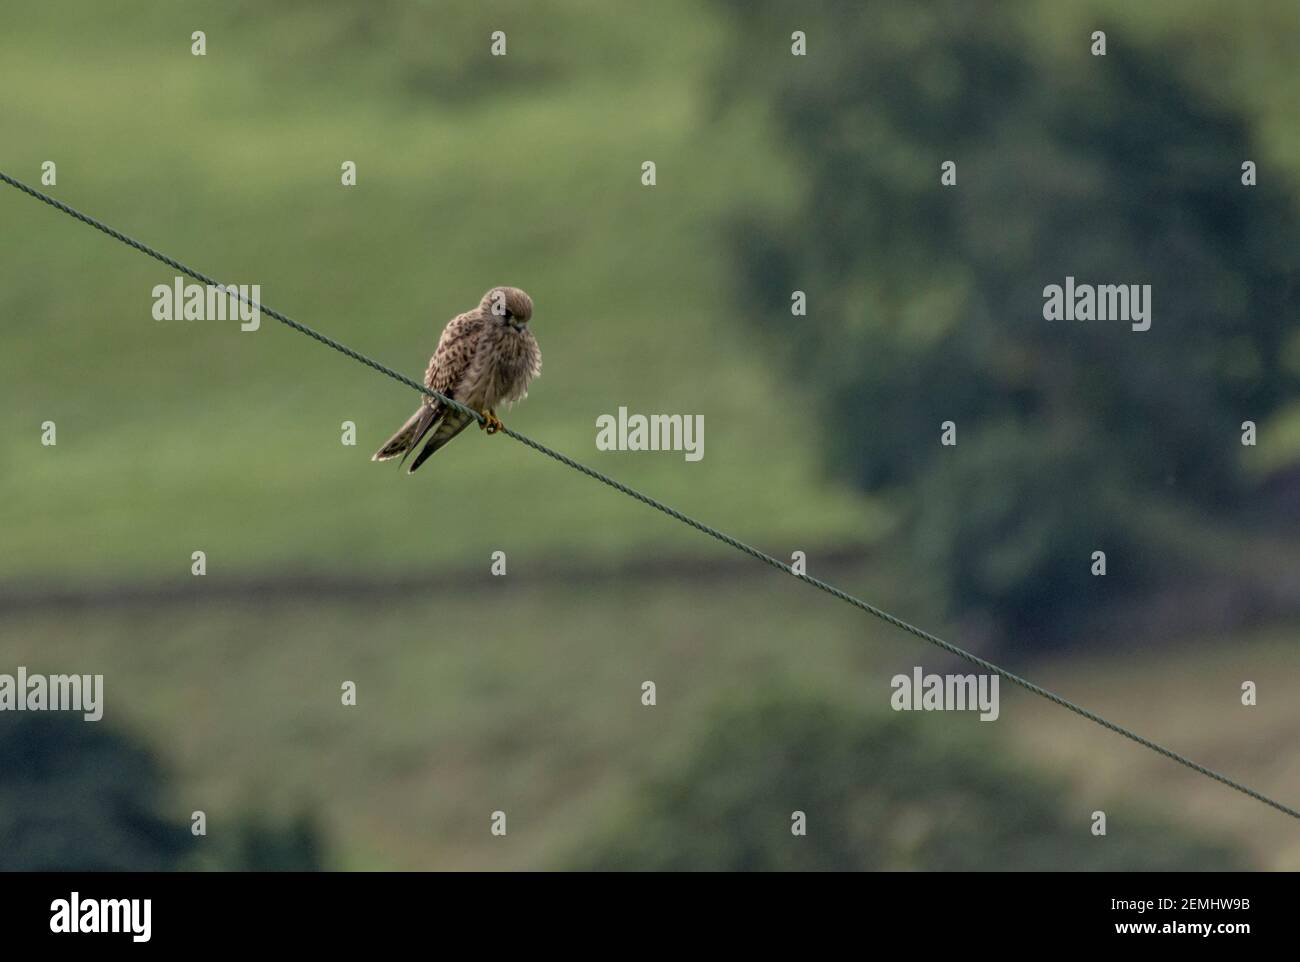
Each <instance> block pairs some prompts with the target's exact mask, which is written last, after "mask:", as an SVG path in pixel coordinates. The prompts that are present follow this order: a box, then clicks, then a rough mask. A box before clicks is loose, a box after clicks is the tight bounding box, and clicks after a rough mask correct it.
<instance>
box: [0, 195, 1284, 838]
mask: <svg viewBox="0 0 1300 962" xmlns="http://www.w3.org/2000/svg"><path fill="white" fill-rule="evenodd" d="M0 181H3V182H4V183H6V184H8V185H9V186H10V187H15V188H17V189H18V190H20V191H22V192H23V193H24V194H27V195H29V196H31V197H34V198H36V199H37V200H39V201H43V202H44V203H46V204H49V205H50V206H51V207H53V208H54V209H55V210H59V211H62V212H63V213H65V214H67V215H68V216H69V217H73V218H75V219H76V220H79V221H81V222H82V223H83V224H86V225H88V226H90V227H93V228H95V229H96V230H98V231H102V232H103V233H105V234H107V235H108V236H109V237H112V238H113V239H114V240H118V241H121V242H122V243H123V244H126V245H127V246H128V247H132V248H134V249H136V250H138V251H140V253H142V254H147V255H149V256H150V257H152V258H153V259H154V260H157V261H161V262H162V263H164V264H166V265H167V266H168V267H171V268H174V269H175V270H178V271H180V272H181V273H182V274H185V275H187V276H188V277H192V278H193V279H194V280H196V281H201V282H203V283H204V284H207V285H210V286H212V287H217V288H221V289H222V290H228V292H229V293H230V294H231V296H235V297H238V298H239V299H240V300H241V301H243V302H244V303H245V304H247V305H248V306H250V307H253V308H255V309H256V310H258V311H260V312H261V313H263V314H265V315H266V316H267V317H271V318H274V319H275V320H277V321H279V322H280V323H281V324H284V325H286V326H288V327H291V328H293V329H294V330H295V331H298V332H299V333H302V334H306V335H307V336H308V337H311V338H314V339H316V340H317V341H320V342H321V343H322V344H325V345H326V346H328V347H332V348H333V349H334V350H336V351H338V352H339V353H340V354H344V355H346V356H347V357H350V358H352V359H353V360H354V361H359V362H361V363H362V364H364V365H366V366H367V367H370V368H373V369H374V370H376V371H379V372H380V373H381V374H387V375H388V376H389V377H391V378H392V379H393V380H395V381H399V382H401V383H402V384H405V385H406V386H407V387H409V388H413V389H414V390H416V391H419V392H421V393H423V394H426V395H428V396H429V397H432V398H437V399H438V400H440V401H442V402H443V403H444V404H448V405H451V406H452V407H453V408H456V409H457V410H460V411H462V412H464V413H466V414H469V415H471V416H472V417H473V418H474V419H475V420H476V421H478V422H479V423H480V424H482V423H484V420H485V419H484V417H483V415H482V414H480V413H479V412H478V411H475V410H474V409H472V408H469V407H466V406H465V405H463V404H461V403H460V402H459V401H456V400H453V399H452V398H449V397H446V396H445V395H443V394H441V393H439V392H438V391H435V390H433V389H431V388H429V387H427V386H425V385H423V384H420V383H418V382H416V381H413V380H412V379H411V378H409V377H407V376H406V375H404V374H401V373H399V372H397V371H395V370H393V369H392V368H390V367H388V366H386V365H384V364H381V363H379V362H378V361H376V360H374V359H373V358H369V357H367V356H366V355H364V354H361V353H360V352H358V351H354V350H353V349H352V348H350V347H348V346H347V345H346V344H343V343H341V342H339V341H336V340H334V338H332V337H329V336H327V335H325V334H322V333H320V332H319V331H317V330H314V329H312V328H310V327H308V326H307V325H306V324H302V323H300V322H298V321H295V320H294V319H293V318H291V317H288V316H286V315H284V314H281V313H280V312H279V311H277V310H274V309H272V308H270V307H267V306H266V305H265V304H259V303H257V302H255V301H251V300H249V299H248V298H247V297H245V296H244V295H243V294H242V293H240V292H239V291H238V289H237V288H233V287H232V288H227V287H226V285H224V284H221V283H219V282H218V281H216V280H214V279H213V278H211V277H209V276H207V275H206V274H203V273H200V272H199V271H197V270H195V269H194V268H192V267H188V266H186V265H185V264H182V263H181V262H180V261H178V260H176V259H174V258H172V257H168V256H167V255H166V254H163V253H162V252H160V251H157V250H154V249H153V248H152V247H150V246H149V245H147V244H142V243H141V242H140V241H138V240H135V239H133V238H131V237H128V236H127V235H126V234H123V233H122V232H121V231H119V230H116V229H114V228H112V227H109V226H108V225H107V224H105V223H103V222H102V221H99V220H96V219H95V218H93V217H91V216H90V215H88V214H83V213H82V212H81V211H79V210H76V209H75V208H73V207H69V206H68V205H67V204H65V203H63V202H62V201H59V200H56V199H55V198H53V197H51V196H49V195H48V194H45V193H42V192H41V191H39V190H37V189H36V188H34V187H30V186H28V185H27V184H24V183H23V182H22V181H20V180H17V179H15V178H13V177H10V176H9V175H8V174H6V173H4V172H3V171H0ZM500 433H502V434H506V435H509V436H510V437H512V438H514V439H515V440H516V441H518V442H520V443H521V444H526V445H527V446H528V447H530V448H532V449H533V450H534V451H538V452H540V453H542V454H544V455H546V456H547V457H548V458H553V459H554V460H556V461H559V462H560V463H561V464H563V465H565V466H566V467H569V468H572V469H573V470H575V471H578V472H581V473H582V474H585V475H586V476H587V477H589V478H594V479H595V480H597V481H599V482H601V483H602V484H606V485H609V486H610V487H611V488H613V489H614V490H615V491H618V492H620V493H622V494H625V495H627V496H628V497H629V498H633V499H635V500H637V501H640V502H641V503H642V504H644V505H648V506H649V507H651V508H654V509H655V510H656V511H661V512H663V513H664V514H666V515H668V517H670V518H672V519H674V520H675V521H680V522H681V523H682V524H684V525H688V526H690V527H692V528H694V529H695V530H696V531H700V532H703V533H704V534H707V535H708V536H709V537H711V538H715V539H717V540H718V541H721V542H722V543H723V544H725V545H730V546H731V547H732V548H735V549H736V550H737V551H742V552H744V553H745V554H747V555H749V556H750V557H751V558H755V559H757V560H758V561H762V562H763V563H765V564H768V565H771V566H772V567H773V568H776V569H777V570H779V571H783V572H785V573H786V574H788V575H791V576H793V577H795V578H798V579H799V580H800V581H804V582H807V583H808V584H810V585H812V586H813V587H814V588H818V589H820V590H821V591H824V592H826V593H827V594H828V595H831V596H832V597H835V598H838V599H839V600H840V601H843V602H846V603H848V604H850V605H852V606H853V607H855V608H858V609H861V610H862V611H865V612H866V613H867V614H869V615H872V616H874V617H876V618H879V619H880V620H881V621H884V622H886V623H887V624H890V625H893V626H894V627H895V628H898V629H899V630H900V631H905V632H907V633H908V634H910V635H914V636H915V637H917V638H920V639H921V640H922V641H925V642H928V643H929V644H931V645H933V646H935V647H936V648H940V649H942V650H943V651H946V652H948V653H949V654H951V655H955V656H956V657H958V658H960V659H962V660H963V661H967V662H969V663H970V664H972V665H976V666H977V667H980V668H983V669H984V670H985V671H988V672H991V673H992V674H995V675H998V676H999V677H1001V678H1005V679H1006V680H1007V681H1009V682H1011V683H1012V684H1014V685H1017V686H1019V687H1020V688H1023V689H1024V690H1025V691H1028V692H1031V693H1032V694H1035V695H1038V696H1039V697H1040V698H1045V699H1046V700H1047V701H1050V702H1051V703H1052V704H1054V705H1059V706H1060V707H1062V708H1064V709H1066V710H1068V711H1072V712H1074V713H1075V714H1076V715H1079V716H1080V717H1082V718H1086V719H1088V721H1090V722H1093V723H1095V724H1097V725H1100V726H1101V727H1102V728H1105V729H1106V730H1108V731H1112V732H1114V733H1115V734H1117V735H1122V736H1124V737H1125V738H1127V739H1129V741H1132V742H1136V743H1137V744H1139V745H1141V746H1142V747H1143V748H1147V749H1150V750H1151V751H1153V752H1155V753H1156V754H1158V755H1163V756H1164V757H1165V758H1168V759H1169V760H1170V761H1174V762H1177V763H1178V764H1179V765H1182V766H1184V767H1186V768H1190V769H1191V770H1192V771H1194V772H1197V773H1198V774H1201V775H1204V776H1205V777H1207V778H1212V779H1214V780H1215V781H1216V782H1219V783H1221V784H1223V785H1226V786H1228V787H1229V788H1232V789H1235V790H1236V791H1238V792H1241V793H1242V794H1243V795H1247V796H1249V797H1251V798H1253V799H1255V800H1256V801H1259V802H1263V803H1264V804H1265V805H1268V806H1270V807H1271V808H1275V809H1277V810H1278V811H1279V812H1282V813H1284V814H1286V815H1290V816H1291V817H1292V818H1296V819H1300V811H1297V810H1296V809H1294V808H1291V807H1290V806H1288V805H1284V804H1282V803H1281V802H1279V801H1276V800H1274V799H1272V798H1269V797H1268V796H1267V795H1264V794H1262V793H1260V792H1257V791H1255V790H1254V789H1253V788H1251V787H1250V786H1248V785H1244V784H1242V783H1241V782H1238V781H1236V780H1234V779H1231V778H1229V777H1227V776H1226V775H1222V774H1220V773H1219V772H1216V771H1214V770H1213V769H1210V768H1206V767H1205V766H1204V765H1202V764H1201V763H1200V762H1197V761H1193V760H1192V759H1190V758H1188V757H1187V756H1186V755H1180V754H1179V753H1178V752H1175V751H1173V750H1171V749H1168V748H1165V747H1164V746H1163V745H1160V744H1157V743H1156V742H1153V741H1151V739H1149V738H1145V737H1143V736H1142V735H1139V734H1138V733H1137V732H1134V731H1132V730H1130V729H1128V728H1125V727H1124V726H1123V725H1117V724H1115V723H1114V722H1112V721H1109V720H1108V719H1106V718H1103V717H1102V716H1101V715H1098V714H1097V713H1096V712H1094V711H1090V710H1089V709H1087V708H1084V707H1083V706H1082V705H1077V704H1075V703H1074V702H1072V701H1070V700H1069V699H1067V698H1063V697H1062V696H1060V695H1058V694H1056V692H1054V691H1050V690H1048V689H1046V688H1043V687H1042V686H1041V685H1036V684H1034V683H1033V682H1032V681H1029V679H1027V678H1022V677H1021V676H1020V675H1017V674H1016V673H1015V672H1013V671H1010V670H1008V669H1006V668H1003V667H1001V666H1000V665H995V664H994V663H993V662H991V661H988V660H987V659H984V658H981V657H980V656H979V655H976V654H974V653H973V652H970V651H967V650H966V649H965V648H962V647H960V646H958V645H954V644H953V643H952V642H948V641H944V640H943V639H942V638H940V637H939V636H938V635H934V634H931V633H930V632H928V631H926V630H925V629H924V628H918V627H917V626H916V625H913V624H911V623H910V622H907V621H904V620H903V619H902V618H899V617H898V616H896V615H892V614H890V613H889V612H888V611H885V610H884V609H883V608H877V607H876V606H875V605H873V604H871V603H870V602H867V601H863V600H862V599H861V598H858V597H855V596H854V595H851V594H849V593H848V592H847V591H844V590H842V589H840V588H837V587H835V586H834V585H832V584H829V583H827V582H825V581H822V580H821V579H819V578H814V577H813V576H812V575H808V574H799V573H798V572H796V571H795V570H794V569H793V568H791V566H790V565H788V564H786V563H785V562H784V561H780V560H778V559H777V558H774V557H772V556H771V555H769V554H767V553H765V552H763V551H759V550H758V549H757V548H754V547H752V546H750V545H747V544H745V543H744V542H743V541H740V540H738V539H736V538H733V537H732V536H731V535H729V534H727V533H726V532H725V531H719V530H718V529H717V528H714V527H711V526H710V525H707V524H705V523H704V522H702V521H697V520H696V519H694V518H692V517H690V516H689V515H685V514H682V512H680V511H678V510H677V509H676V508H673V507H670V506H669V505H666V504H664V503H663V502H662V501H659V500H657V499H655V498H652V497H650V496H649V495H648V494H643V493H642V492H640V491H638V490H636V489H635V488H631V487H629V486H628V485H626V484H624V483H623V482H621V481H618V480H616V479H615V478H611V477H610V476H609V475H607V474H603V473H601V472H600V471H597V470H596V469H595V468H590V467H588V466H587V465H585V464H582V463H581V462H579V461H575V460H573V458H571V457H569V456H568V455H566V454H561V453H560V452H559V451H556V450H554V449H552V448H549V447H547V446H546V445H544V444H542V443H541V442H540V441H534V440H533V439H532V438H530V437H527V436H526V435H523V434H520V433H519V432H518V431H513V430H511V429H510V428H505V427H503V428H502V429H501V432H500Z"/></svg>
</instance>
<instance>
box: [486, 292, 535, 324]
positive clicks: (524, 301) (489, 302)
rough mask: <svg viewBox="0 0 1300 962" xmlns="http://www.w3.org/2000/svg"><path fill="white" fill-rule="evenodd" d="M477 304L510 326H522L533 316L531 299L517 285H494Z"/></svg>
mask: <svg viewBox="0 0 1300 962" xmlns="http://www.w3.org/2000/svg"><path fill="white" fill-rule="evenodd" d="M479 306H480V307H481V308H482V309H483V310H485V311H487V313H488V314H490V315H491V316H492V317H496V318H500V319H501V321H502V323H505V324H509V325H511V326H512V327H522V326H523V325H524V324H527V323H528V322H529V320H531V319H532V316H533V299H532V298H531V297H529V296H528V295H527V294H525V293H524V292H523V291H521V290H520V289H519V288H517V287H494V288H492V289H491V290H490V291H488V292H487V293H486V294H484V295H483V300H482V302H481V303H480V305H479Z"/></svg>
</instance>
